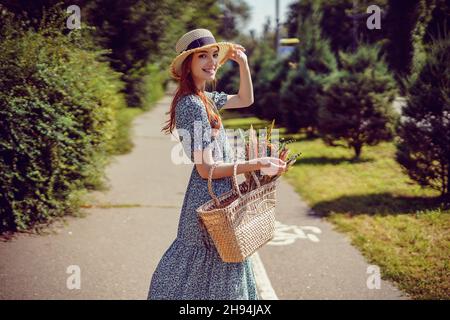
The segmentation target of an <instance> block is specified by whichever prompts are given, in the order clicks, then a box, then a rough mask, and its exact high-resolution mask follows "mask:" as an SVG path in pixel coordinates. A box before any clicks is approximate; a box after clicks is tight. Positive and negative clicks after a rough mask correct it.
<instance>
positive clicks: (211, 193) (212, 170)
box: [208, 162, 261, 206]
mask: <svg viewBox="0 0 450 320" xmlns="http://www.w3.org/2000/svg"><path fill="white" fill-rule="evenodd" d="M218 165H219V163H218V162H214V163H213V164H212V166H211V168H210V169H209V175H208V192H209V195H210V196H211V198H213V200H214V203H215V204H216V206H219V205H220V201H219V199H218V198H217V196H216V195H215V194H214V191H213V188H212V175H213V172H214V169H215V168H216V167H217V166H218ZM237 166H238V163H237V162H235V163H234V166H233V176H232V181H233V190H234V191H235V192H236V193H237V195H238V196H239V197H242V193H241V190H239V185H238V182H237V175H236V172H237ZM251 175H252V177H253V179H254V180H255V183H256V185H257V186H258V188H259V187H260V186H261V183H260V182H259V180H258V177H257V176H256V174H255V172H254V171H251Z"/></svg>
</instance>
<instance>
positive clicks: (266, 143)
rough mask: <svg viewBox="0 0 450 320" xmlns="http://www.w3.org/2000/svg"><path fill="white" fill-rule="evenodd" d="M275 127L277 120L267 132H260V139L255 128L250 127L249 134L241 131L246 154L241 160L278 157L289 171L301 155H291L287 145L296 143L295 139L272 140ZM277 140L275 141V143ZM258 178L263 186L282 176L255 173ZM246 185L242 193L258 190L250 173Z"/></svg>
mask: <svg viewBox="0 0 450 320" xmlns="http://www.w3.org/2000/svg"><path fill="white" fill-rule="evenodd" d="M274 125H275V120H273V121H272V124H271V125H270V127H269V128H265V130H264V129H263V130H260V135H259V139H258V137H257V134H256V130H255V129H253V126H250V129H249V131H248V134H244V132H243V131H242V130H241V129H239V135H240V139H241V143H242V147H243V148H242V149H241V150H242V152H243V153H245V154H241V155H239V156H240V157H241V159H244V158H245V160H250V159H255V158H258V157H276V158H279V159H281V160H283V161H285V162H286V171H285V172H287V171H288V170H289V168H290V167H292V165H293V164H294V163H295V162H296V160H297V158H298V156H299V155H300V153H296V154H292V155H290V153H291V151H290V150H289V149H288V147H287V145H288V144H289V143H291V142H294V141H295V140H294V139H291V140H283V139H281V140H280V141H278V139H272V138H273V133H274V131H273V130H274ZM274 140H275V141H274ZM255 174H256V176H257V177H258V180H259V182H260V184H261V185H264V184H267V183H270V182H272V181H274V180H276V179H278V178H279V177H280V175H281V174H277V175H273V176H271V175H267V174H262V173H261V170H257V171H255ZM245 178H246V181H245V184H244V185H243V187H242V188H243V190H242V191H250V190H253V189H255V188H256V183H255V181H254V179H253V177H252V175H251V174H250V173H245Z"/></svg>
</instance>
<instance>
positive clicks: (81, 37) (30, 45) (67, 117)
mask: <svg viewBox="0 0 450 320" xmlns="http://www.w3.org/2000/svg"><path fill="white" fill-rule="evenodd" d="M62 16H63V15H62ZM10 18H11V16H10ZM60 25H61V24H58V21H56V20H53V21H47V25H45V26H42V27H41V28H40V29H39V30H38V31H37V32H36V31H33V30H31V29H30V30H20V28H19V27H18V26H17V25H14V24H13V23H12V19H10V23H7V24H4V25H3V29H2V31H1V34H2V35H3V37H2V38H1V39H0V46H1V48H2V50H1V51H0V61H1V62H2V63H1V64H0V74H2V77H0V232H2V231H5V230H18V229H19V230H20V229H26V228H27V227H30V226H32V225H34V224H35V223H37V222H44V221H48V220H50V219H51V218H52V217H55V216H61V215H64V214H68V213H71V212H74V211H76V208H77V205H78V203H79V201H80V195H81V194H82V193H83V190H86V189H87V188H93V187H95V186H98V185H99V184H100V181H101V179H102V177H103V168H104V166H105V164H106V163H107V157H108V154H109V153H110V151H111V150H112V144H111V137H112V136H113V135H114V132H115V113H116V111H117V110H118V109H119V108H121V107H123V106H124V98H123V97H122V95H121V94H119V93H118V92H119V91H120V90H121V84H120V82H119V80H118V79H119V74H117V73H115V72H113V71H111V69H110V68H109V66H108V64H107V63H105V62H101V60H102V55H103V53H104V52H102V51H98V50H95V49H93V47H94V46H93V45H92V43H90V42H89V34H88V30H85V29H82V30H76V31H73V32H70V33H69V34H67V35H64V34H62V32H61V31H59V30H60V29H63V28H58V26H60Z"/></svg>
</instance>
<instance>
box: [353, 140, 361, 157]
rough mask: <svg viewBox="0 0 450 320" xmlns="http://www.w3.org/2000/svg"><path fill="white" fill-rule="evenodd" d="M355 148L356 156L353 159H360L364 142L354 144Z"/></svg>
mask: <svg viewBox="0 0 450 320" xmlns="http://www.w3.org/2000/svg"><path fill="white" fill-rule="evenodd" d="M353 150H354V151H355V156H354V158H353V160H359V158H360V156H361V150H362V144H360V143H359V144H354V145H353Z"/></svg>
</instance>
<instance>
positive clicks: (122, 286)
mask: <svg viewBox="0 0 450 320" xmlns="http://www.w3.org/2000/svg"><path fill="white" fill-rule="evenodd" d="M170 99H171V97H169V96H166V97H164V98H163V99H162V100H161V101H160V102H159V103H158V104H157V105H156V107H155V108H154V109H152V110H151V111H149V112H147V113H145V114H143V115H141V116H140V117H139V118H137V119H136V120H135V122H134V143H135V147H134V149H133V151H132V152H131V153H130V154H127V155H124V156H119V157H116V158H115V160H114V162H113V163H112V164H111V165H110V166H109V167H108V168H107V176H108V178H109V185H110V190H108V191H106V192H104V193H103V192H95V193H93V194H92V200H91V203H93V204H95V205H96V206H94V207H92V208H89V209H85V210H84V211H85V212H86V217H84V218H68V219H67V221H66V223H65V224H61V223H57V224H55V225H53V226H52V227H51V228H50V230H49V231H48V234H46V235H30V234H18V235H17V236H16V237H15V238H14V239H13V240H10V241H6V242H5V241H4V242H0V257H1V258H0V299H145V298H146V296H147V290H148V286H149V283H150V278H151V275H152V272H153V270H154V269H155V267H156V265H157V263H158V261H159V259H160V258H161V256H162V254H163V253H164V251H165V250H166V249H167V248H168V246H169V245H170V243H171V242H172V241H173V239H174V238H175V236H176V230H177V224H178V217H179V213H180V210H181V205H182V201H183V196H184V192H185V188H186V185H187V182H188V179H189V174H190V171H191V168H192V165H174V164H173V163H172V162H171V158H170V154H171V151H172V147H173V146H175V145H176V141H171V139H170V137H168V136H165V135H163V134H162V133H161V132H160V128H161V126H162V124H163V121H164V119H165V117H166V116H165V114H164V113H165V112H166V110H168V107H169V103H170ZM278 195H279V198H278V200H279V201H278V204H277V220H278V221H279V223H278V227H277V234H276V237H275V239H274V240H273V241H272V242H271V243H269V244H268V245H266V246H265V247H264V248H262V249H261V250H260V251H259V253H258V254H257V255H255V256H254V257H253V262H254V265H255V273H256V275H257V282H258V286H259V290H260V293H261V295H262V297H263V298H264V299H277V298H278V299H403V298H405V295H404V294H403V293H402V292H400V291H399V290H397V289H396V288H395V287H394V286H393V285H392V284H390V283H389V282H386V281H381V282H380V286H379V289H376V288H374V289H369V287H371V286H370V284H375V285H376V281H375V282H373V281H369V286H368V285H367V282H368V278H369V277H370V276H371V274H369V273H367V272H368V271H369V272H372V271H373V270H372V269H370V268H369V265H368V264H367V263H366V262H365V260H364V259H363V257H362V256H361V254H360V253H359V252H358V251H357V250H356V249H355V248H354V247H353V246H351V245H350V244H349V241H348V239H347V238H346V237H345V236H344V235H342V234H340V233H337V232H335V231H333V228H332V226H331V225H330V224H329V223H327V222H325V221H323V220H321V219H319V218H316V217H314V216H313V215H311V214H310V211H309V209H308V208H307V206H306V205H305V204H304V202H303V201H302V200H301V199H300V197H299V196H298V195H297V194H296V193H295V192H294V190H293V188H292V187H291V186H290V185H288V184H287V183H286V182H285V181H281V183H280V187H279V193H278ZM71 266H75V267H71ZM78 267H79V272H80V275H81V277H80V279H81V282H80V289H68V286H67V282H68V278H69V286H70V283H75V284H76V281H75V282H70V280H73V277H74V275H75V274H76V273H77V272H78V269H77V268H78ZM71 268H75V269H71ZM368 268H369V269H368ZM74 270H75V271H74ZM375 271H376V270H375ZM74 272H75V273H74Z"/></svg>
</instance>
